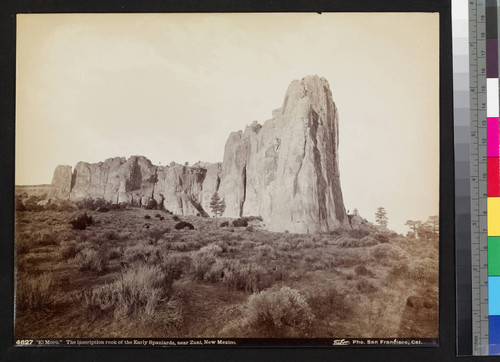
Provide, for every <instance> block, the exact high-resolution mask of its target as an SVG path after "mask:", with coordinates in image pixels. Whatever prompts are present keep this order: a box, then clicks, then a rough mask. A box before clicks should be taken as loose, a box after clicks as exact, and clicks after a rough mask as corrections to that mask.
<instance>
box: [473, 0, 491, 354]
mask: <svg viewBox="0 0 500 362" xmlns="http://www.w3.org/2000/svg"><path fill="white" fill-rule="evenodd" d="M469 6H470V8H469V43H470V47H469V49H470V53H469V67H470V78H469V79H470V138H469V139H470V217H471V220H470V225H471V233H470V245H471V256H470V257H471V269H472V271H471V291H472V293H471V294H472V295H471V298H472V299H471V307H472V353H473V354H474V355H488V353H489V352H488V260H487V258H488V250H487V248H488V238H487V236H488V234H487V231H488V230H487V200H486V197H487V162H486V156H487V144H486V137H487V85H488V81H487V72H486V68H487V54H486V52H487V35H486V33H487V25H486V20H487V19H486V17H487V16H486V13H487V6H486V3H485V1H484V0H475V1H470V2H469Z"/></svg>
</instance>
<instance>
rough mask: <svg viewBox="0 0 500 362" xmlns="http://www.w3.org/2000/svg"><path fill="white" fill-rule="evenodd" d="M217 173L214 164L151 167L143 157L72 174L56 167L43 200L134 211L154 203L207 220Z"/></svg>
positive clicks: (82, 165)
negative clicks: (89, 200) (95, 203)
mask: <svg viewBox="0 0 500 362" xmlns="http://www.w3.org/2000/svg"><path fill="white" fill-rule="evenodd" d="M221 169H222V168H221V164H220V163H216V164H210V163H203V164H201V163H199V164H197V165H195V166H193V167H189V166H183V165H180V164H176V163H174V162H173V163H171V164H170V165H169V166H155V165H153V164H152V163H151V161H150V160H148V159H147V158H146V157H143V156H132V157H130V158H129V159H126V158H124V157H115V158H110V159H107V160H105V161H104V162H99V163H87V162H78V163H77V164H76V166H75V169H74V171H73V173H71V166H58V167H57V168H56V170H55V171H54V179H53V182H52V185H51V187H50V188H49V193H48V194H49V195H48V197H49V198H55V199H70V200H73V201H77V200H80V199H85V198H93V199H97V198H102V199H104V200H106V201H109V202H112V203H122V202H123V203H127V204H130V205H134V206H144V205H147V203H148V202H149V201H150V200H151V199H153V198H154V199H155V200H156V201H157V202H158V203H161V204H163V206H164V207H165V208H166V209H168V210H170V211H172V212H174V213H176V214H183V215H196V214H200V215H203V216H207V215H208V214H209V210H210V208H209V204H210V198H211V196H212V195H213V193H214V192H215V191H217V190H218V189H219V184H220V177H221Z"/></svg>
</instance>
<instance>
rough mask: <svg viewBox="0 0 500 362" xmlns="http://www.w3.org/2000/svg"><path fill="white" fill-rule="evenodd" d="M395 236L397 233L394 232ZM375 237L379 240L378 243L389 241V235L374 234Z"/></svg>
mask: <svg viewBox="0 0 500 362" xmlns="http://www.w3.org/2000/svg"><path fill="white" fill-rule="evenodd" d="M396 236H397V234H396ZM375 239H376V240H377V241H378V242H380V243H388V242H389V236H387V235H385V234H377V235H375Z"/></svg>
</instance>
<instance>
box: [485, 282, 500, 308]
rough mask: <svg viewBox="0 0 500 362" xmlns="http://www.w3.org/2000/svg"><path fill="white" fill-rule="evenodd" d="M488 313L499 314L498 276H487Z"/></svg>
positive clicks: (499, 289)
mask: <svg viewBox="0 0 500 362" xmlns="http://www.w3.org/2000/svg"><path fill="white" fill-rule="evenodd" d="M488 314H489V315H490V316H500V277H488Z"/></svg>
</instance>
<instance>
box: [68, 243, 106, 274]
mask: <svg viewBox="0 0 500 362" xmlns="http://www.w3.org/2000/svg"><path fill="white" fill-rule="evenodd" d="M75 261H76V265H77V267H78V270H80V271H82V272H95V273H102V272H104V271H105V270H106V268H107V264H108V261H109V254H108V253H107V252H106V251H105V250H103V249H100V250H95V249H90V248H87V249H83V250H82V251H80V253H78V255H77V256H76V258H75Z"/></svg>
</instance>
